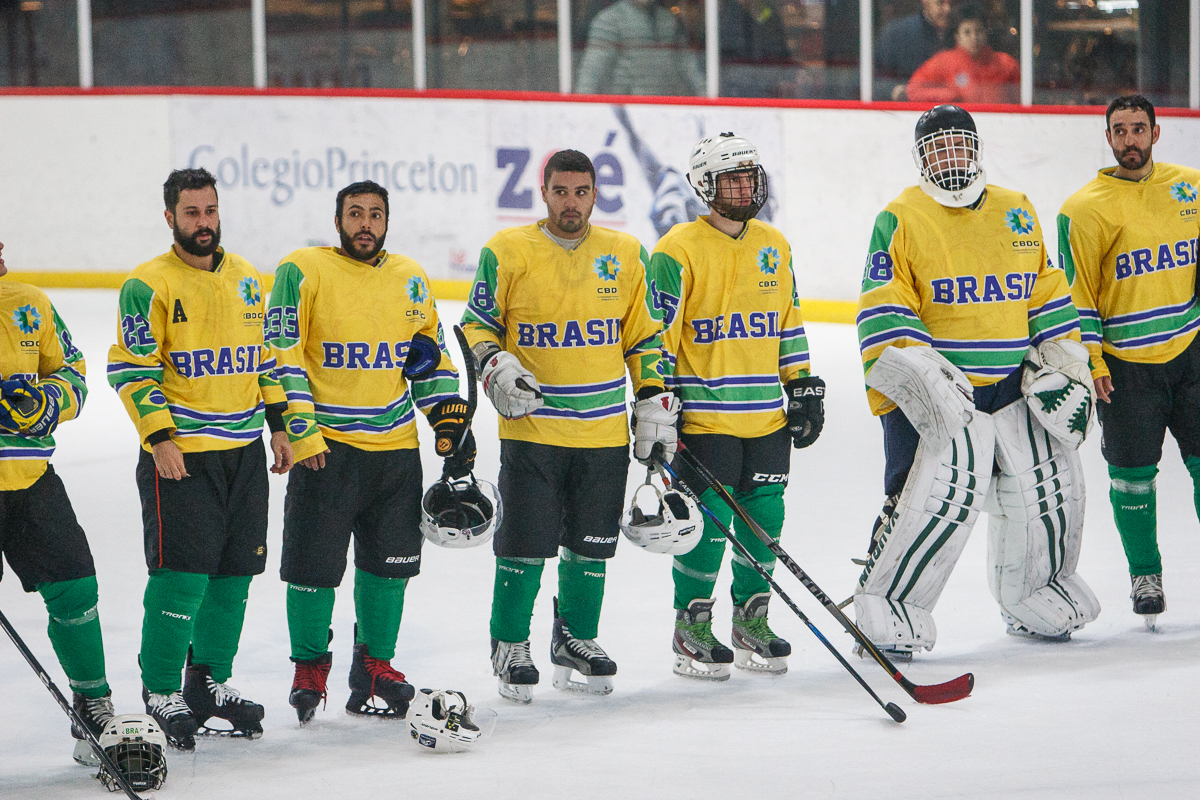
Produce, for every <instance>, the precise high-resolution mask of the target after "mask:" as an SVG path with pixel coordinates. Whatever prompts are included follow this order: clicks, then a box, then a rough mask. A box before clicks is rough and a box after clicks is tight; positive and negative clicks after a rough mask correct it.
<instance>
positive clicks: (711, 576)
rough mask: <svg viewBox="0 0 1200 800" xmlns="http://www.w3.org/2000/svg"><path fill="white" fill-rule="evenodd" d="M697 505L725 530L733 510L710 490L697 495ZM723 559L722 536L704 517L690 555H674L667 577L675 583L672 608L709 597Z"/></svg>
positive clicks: (706, 516)
mask: <svg viewBox="0 0 1200 800" xmlns="http://www.w3.org/2000/svg"><path fill="white" fill-rule="evenodd" d="M700 502H702V503H703V504H704V505H706V506H708V508H709V509H711V510H712V512H713V513H714V514H716V515H717V516H718V517H720V518H721V521H722V522H723V523H724V524H725V526H726V527H729V521H730V520H731V519H733V509H731V508H730V507H729V506H727V505H725V501H724V500H722V499H721V498H720V497H718V496H717V493H716V491H715V490H713V489H707V490H705V492H704V494H702V495H700ZM723 558H725V534H723V533H721V531H720V530H718V529H717V526H716V525H715V524H714V523H713V521H712V520H711V519H709V518H708V515H707V514H705V515H704V538H702V539H701V540H700V544H698V545H696V546H695V547H694V548H693V549H692V551H691V552H689V553H684V554H683V555H681V556H675V560H674V562H673V564H672V569H671V577H672V578H673V579H674V581H675V608H676V609H684V608H687V607H688V603H690V602H692V601H693V600H695V599H697V598H707V597H712V593H713V586H715V585H716V583H717V573H719V572H720V571H721V560H722V559H723Z"/></svg>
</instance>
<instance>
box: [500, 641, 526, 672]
mask: <svg viewBox="0 0 1200 800" xmlns="http://www.w3.org/2000/svg"><path fill="white" fill-rule="evenodd" d="M501 647H504V648H506V649H507V651H508V652H507V653H505V658H504V660H503V662H502V664H501V672H503V671H504V670H505V669H512V668H513V667H532V666H533V656H531V655H530V654H529V640H528V639H526V640H525V641H523V642H515V643H509V642H504V643H502V644H501Z"/></svg>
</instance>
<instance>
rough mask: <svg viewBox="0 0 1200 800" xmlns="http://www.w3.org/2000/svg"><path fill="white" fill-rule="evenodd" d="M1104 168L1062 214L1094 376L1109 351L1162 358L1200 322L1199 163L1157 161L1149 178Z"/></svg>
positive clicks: (1062, 240) (1146, 359)
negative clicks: (1199, 288) (1199, 283)
mask: <svg viewBox="0 0 1200 800" xmlns="http://www.w3.org/2000/svg"><path fill="white" fill-rule="evenodd" d="M1115 169H1116V167H1110V168H1108V169H1102V170H1100V174H1098V175H1097V176H1096V177H1095V178H1093V179H1092V180H1091V182H1089V183H1088V184H1087V185H1086V186H1084V187H1083V188H1082V189H1080V190H1079V191H1078V192H1076V193H1075V194H1073V195H1071V197H1070V198H1068V199H1067V202H1066V203H1064V204H1063V207H1062V212H1061V213H1060V214H1059V215H1058V253H1059V259H1060V262H1061V264H1062V266H1063V269H1064V270H1065V272H1066V274H1067V278H1068V280H1070V281H1071V294H1072V296H1073V297H1074V298H1075V306H1076V308H1078V309H1079V321H1080V324H1081V325H1082V326H1083V343H1084V344H1085V345H1087V348H1088V350H1089V351H1090V352H1091V355H1092V376H1093V377H1096V378H1099V377H1101V376H1103V375H1107V374H1108V367H1107V366H1106V365H1105V364H1104V355H1103V354H1104V353H1111V354H1112V355H1115V356H1117V357H1118V358H1122V359H1125V360H1126V361H1138V362H1142V363H1150V364H1162V363H1165V362H1167V361H1170V360H1171V359H1173V358H1175V356H1177V355H1179V354H1180V353H1182V352H1183V351H1184V350H1185V349H1186V348H1187V346H1188V345H1189V344H1191V342H1192V339H1193V338H1194V337H1195V335H1196V330H1197V328H1200V307H1197V304H1196V288H1195V287H1196V239H1197V235H1198V232H1200V203H1198V202H1197V200H1196V192H1197V187H1200V171H1197V170H1194V169H1189V168H1187V167H1180V166H1176V165H1175V164H1155V165H1154V169H1153V171H1152V172H1151V173H1150V174H1149V175H1148V176H1146V178H1145V179H1144V180H1141V181H1136V182H1135V181H1127V180H1122V179H1120V178H1115V177H1113V175H1112V173H1113V171H1114V170H1115Z"/></svg>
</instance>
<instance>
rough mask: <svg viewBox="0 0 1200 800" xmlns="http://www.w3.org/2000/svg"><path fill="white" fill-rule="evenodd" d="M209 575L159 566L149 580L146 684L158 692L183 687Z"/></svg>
mask: <svg viewBox="0 0 1200 800" xmlns="http://www.w3.org/2000/svg"><path fill="white" fill-rule="evenodd" d="M207 585H208V576H207V575H203V574H198V573H194V572H174V571H173V570H169V569H159V570H155V571H154V572H152V573H150V580H148V581H147V582H146V595H145V597H144V599H143V604H144V605H145V608H146V616H145V618H144V619H143V620H142V651H141V654H140V655H139V656H138V659H139V660H140V661H141V664H142V684H143V685H144V686H145V687H146V688H147V689H149V690H150V691H151V692H153V693H154V694H171V693H172V692H177V691H179V687H180V685H181V682H182V681H181V676H182V673H183V664H184V661H185V660H186V659H187V649H188V645H189V644H191V643H192V628H193V626H194V625H195V619H196V613H197V612H198V611H199V610H200V604H201V603H202V602H203V600H204V588H205V587H206V586H207Z"/></svg>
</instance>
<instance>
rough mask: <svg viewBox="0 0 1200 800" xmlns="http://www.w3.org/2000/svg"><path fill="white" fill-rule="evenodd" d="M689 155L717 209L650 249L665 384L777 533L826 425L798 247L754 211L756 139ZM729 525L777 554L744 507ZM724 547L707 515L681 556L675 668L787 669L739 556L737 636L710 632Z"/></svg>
mask: <svg viewBox="0 0 1200 800" xmlns="http://www.w3.org/2000/svg"><path fill="white" fill-rule="evenodd" d="M688 166H689V170H688V181H689V183H690V184H691V185H692V188H693V189H694V190H695V191H696V193H697V194H698V195H699V196H700V199H701V200H703V201H704V202H705V203H707V204H708V208H709V213H708V215H707V216H702V217H700V218H698V219H697V220H695V221H694V222H688V223H683V224H680V225H676V226H675V227H674V228H672V229H671V231H670V232H669V233H668V234H667V235H666V236H664V237H663V238H662V239H660V240H659V242H658V246H657V247H655V248H654V255H653V256H652V257H651V259H650V276H651V284H650V286H651V292H652V293H653V298H654V305H655V307H656V308H657V309H658V311H659V313H660V314H661V315H662V318H663V324H664V329H665V333H664V345H665V348H666V353H667V362H668V363H667V376H668V377H667V383H668V385H669V386H671V387H672V388H673V389H674V391H675V393H676V394H677V395H678V396H679V397H680V398H681V400H682V414H683V442H684V444H685V445H686V446H687V448H688V449H689V450H690V451H691V452H692V454H693V455H694V456H696V457H697V458H698V459H699V460H700V461H702V462H704V464H705V465H707V466H708V467H709V469H711V470H712V471H713V473H714V474H715V475H716V476H717V477H718V478H719V479H720V481H721V483H722V484H724V485H725V486H727V487H728V488H729V489H730V491H732V492H733V493H734V496H735V497H736V498H737V500H738V502H739V503H741V504H743V505H744V506H745V508H746V510H747V511H748V512H749V513H750V515H751V516H753V517H754V519H755V521H757V522H758V523H759V524H760V525H762V527H763V528H764V529H765V530H766V531H767V532H768V533H770V534H771V536H772V537H773V538H775V539H776V540H778V539H779V535H780V532H781V531H782V529H783V493H784V489H786V488H787V479H788V472H789V463H790V460H791V449H792V447H793V446H794V447H797V448H801V447H808V446H809V445H810V444H812V443H813V442H815V441H816V440H817V437H818V436H819V435H820V433H821V428H822V426H823V424H824V406H823V399H824V395H825V383H824V381H822V380H821V379H820V378H817V377H814V376H812V375H810V373H809V359H808V339H807V338H806V337H805V334H804V322H803V321H802V320H801V318H800V301H799V299H798V296H797V293H796V281H795V277H794V275H793V273H792V252H791V248H790V247H789V246H788V243H787V240H785V239H784V238H783V234H781V233H780V232H779V231H778V230H776V229H775V228H773V227H771V226H770V225H767V224H766V223H764V222H761V221H759V220H757V219H755V217H756V216H757V214H758V212H759V211H760V210H761V209H762V208H763V206H764V204H765V203H766V202H767V197H768V195H767V174H766V171H765V170H764V169H763V168H762V164H761V161H760V160H759V155H758V149H757V148H756V147H755V146H754V145H753V144H751V143H750V142H749V141H747V140H746V139H743V138H742V137H740V136H735V135H734V134H732V133H722V134H720V135H719V136H713V137H710V138H707V139H704V140H702V141H701V142H700V143H699V144H697V145H696V146H695V147H694V148H693V149H692V153H691V156H690V158H689V163H688ZM781 384H782V392H781ZM784 395H786V397H787V400H786V402H785V400H784ZM680 474H681V477H682V478H683V480H684V482H685V483H687V484H688V485H689V486H690V487H693V488H694V489H695V491H696V494H697V495H700V498H701V501H702V502H703V503H704V504H705V505H707V506H708V507H709V508H710V509H712V510H713V511H714V512H716V513H717V514H719V515H721V517H722V518H723V522H724V523H725V525H726V527H728V526H729V524H730V520H731V519H732V518H733V510H732V509H731V508H729V507H728V506H727V505H725V504H724V503H723V502H722V501H721V500H719V499H718V497H717V493H716V491H715V490H713V489H711V488H708V489H706V488H705V486H704V483H703V482H702V481H701V480H700V478H699V477H698V476H695V475H693V474H692V472H691V471H690V470H689V469H688V468H687V465H686V464H684V465H683V466H682V467H681V468H680ZM702 492H703V494H701V493H702ZM735 535H737V536H738V539H739V541H741V542H742V543H743V544H744V545H746V547H747V548H748V549H749V550H750V552H751V553H752V554H753V555H754V558H755V559H756V560H757V561H759V562H760V563H762V564H763V565H764V566H766V567H767V568H768V569H773V568H774V564H775V557H774V555H772V554H771V552H770V551H769V550H768V549H767V548H766V546H765V545H764V544H763V543H762V542H760V541H759V540H758V538H757V537H756V536H755V535H754V534H753V532H751V531H750V529H749V528H747V527H745V526H744V525H743V524H742V522H741V520H737V522H736V534H735ZM724 557H725V536H724V534H722V533H721V531H720V530H718V529H717V528H716V527H715V526H714V525H713V523H712V522H711V520H708V519H707V518H706V519H705V523H704V536H703V538H702V539H701V540H700V544H698V545H697V546H696V547H695V548H694V549H693V550H692V551H691V552H689V553H687V554H685V555H681V556H676V557H675V559H674V566H673V569H672V572H671V575H672V578H673V579H674V583H675V633H674V637H673V639H672V649H673V650H674V652H675V666H674V670H675V674H677V675H682V676H685V677H689V678H699V679H702V680H718V681H723V680H728V679H729V664H730V663H734V664H736V666H738V667H740V668H742V669H747V670H750V671H752V672H760V673H774V674H783V673H784V672H786V671H787V657H788V655H790V654H791V652H792V648H791V645H790V644H788V642H786V641H785V640H784V639H781V638H780V637H778V636H776V635H775V633H774V632H772V630H771V628H770V627H769V626H768V624H767V601H768V600H769V599H770V596H771V595H770V587H769V586H768V585H767V582H766V581H765V580H764V579H763V578H762V576H761V575H759V574H758V572H756V571H755V570H754V569H753V568H752V567H751V566H750V565H749V564H748V563H744V562H743V561H742V560H741V559H740V558H739V557H737V556H735V557H734V560H733V564H732V569H733V589H732V594H733V645H734V649H733V650H730V649H729V648H728V647H726V646H725V645H724V644H722V643H721V642H720V641H719V640H718V639H717V637H716V636H714V635H713V632H712V609H713V605H714V604H715V603H716V600H715V599H714V598H713V596H712V593H713V587H714V585H715V584H716V581H717V573H718V572H719V571H720V569H721V561H722V560H723V559H724Z"/></svg>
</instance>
